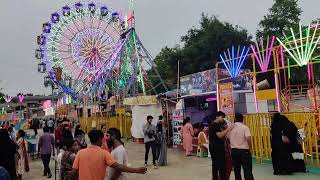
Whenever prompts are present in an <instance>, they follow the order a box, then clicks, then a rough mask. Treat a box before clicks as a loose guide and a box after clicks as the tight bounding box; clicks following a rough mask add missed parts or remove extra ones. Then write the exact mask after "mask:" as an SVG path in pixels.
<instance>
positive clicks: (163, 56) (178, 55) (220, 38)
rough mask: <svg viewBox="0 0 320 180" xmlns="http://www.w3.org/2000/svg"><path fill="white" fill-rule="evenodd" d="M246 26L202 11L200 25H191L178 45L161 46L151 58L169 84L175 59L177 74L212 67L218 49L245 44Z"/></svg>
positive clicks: (247, 40)
mask: <svg viewBox="0 0 320 180" xmlns="http://www.w3.org/2000/svg"><path fill="white" fill-rule="evenodd" d="M250 40H251V36H249V34H248V32H247V30H245V29H243V28H240V27H239V26H233V25H232V24H230V23H227V22H223V21H220V20H219V19H218V18H217V17H216V16H211V17H210V16H208V15H204V14H202V17H201V20H200V27H199V28H196V27H193V28H191V29H190V30H189V31H188V32H187V34H186V35H185V36H182V37H181V43H182V44H183V46H182V47H180V46H176V47H174V48H169V47H165V48H163V49H162V50H161V51H160V53H159V54H158V55H157V56H156V58H155V63H156V65H157V68H158V70H159V72H160V74H161V76H162V77H163V79H165V81H166V83H167V85H168V86H169V88H173V86H174V85H175V84H176V82H177V62H178V61H179V62H180V75H181V76H183V75H188V74H191V73H196V72H199V71H204V70H207V69H212V68H214V67H215V64H216V62H217V60H218V59H219V53H221V52H222V51H224V50H226V49H227V48H230V47H231V46H232V45H248V44H250Z"/></svg>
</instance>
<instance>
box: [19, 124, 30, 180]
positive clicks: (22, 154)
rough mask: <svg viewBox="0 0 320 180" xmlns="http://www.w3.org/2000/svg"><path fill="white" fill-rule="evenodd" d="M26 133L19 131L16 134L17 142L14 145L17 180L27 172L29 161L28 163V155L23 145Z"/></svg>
mask: <svg viewBox="0 0 320 180" xmlns="http://www.w3.org/2000/svg"><path fill="white" fill-rule="evenodd" d="M25 135H26V133H25V132H24V131H23V130H19V131H18V132H17V141H16V144H17V146H18V147H19V148H18V159H17V166H16V167H17V176H18V179H22V175H23V174H24V172H28V171H29V161H28V154H27V149H26V145H25V140H24V136H25Z"/></svg>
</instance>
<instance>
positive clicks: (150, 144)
mask: <svg viewBox="0 0 320 180" xmlns="http://www.w3.org/2000/svg"><path fill="white" fill-rule="evenodd" d="M150 147H151V150H152V163H153V165H156V160H157V150H156V144H155V142H154V141H150V142H147V143H145V148H146V152H145V155H144V162H145V164H147V163H148V156H149V150H150Z"/></svg>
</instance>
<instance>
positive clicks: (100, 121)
mask: <svg viewBox="0 0 320 180" xmlns="http://www.w3.org/2000/svg"><path fill="white" fill-rule="evenodd" d="M80 124H81V127H82V129H83V130H84V131H85V132H86V133H88V132H89V131H90V130H92V129H93V128H97V129H101V126H102V125H107V126H108V128H117V129H119V130H120V131H121V134H122V137H124V138H131V116H126V115H124V114H117V116H109V117H105V116H101V117H99V116H94V117H83V118H80Z"/></svg>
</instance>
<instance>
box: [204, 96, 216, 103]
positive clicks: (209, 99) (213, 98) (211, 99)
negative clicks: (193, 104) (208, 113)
mask: <svg viewBox="0 0 320 180" xmlns="http://www.w3.org/2000/svg"><path fill="white" fill-rule="evenodd" d="M216 100H217V98H215V97H209V98H207V99H206V101H207V102H212V101H216Z"/></svg>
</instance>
